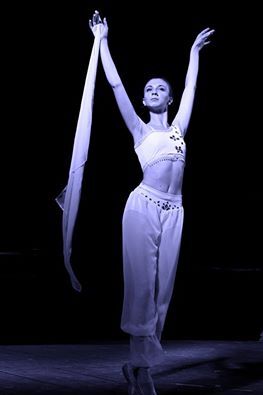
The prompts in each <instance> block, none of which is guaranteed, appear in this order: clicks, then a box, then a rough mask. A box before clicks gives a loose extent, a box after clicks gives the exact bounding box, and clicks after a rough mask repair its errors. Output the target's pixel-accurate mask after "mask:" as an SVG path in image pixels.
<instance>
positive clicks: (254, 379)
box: [0, 340, 263, 395]
mask: <svg viewBox="0 0 263 395" xmlns="http://www.w3.org/2000/svg"><path fill="white" fill-rule="evenodd" d="M163 345H164V348H165V350H166V353H167V355H166V360H165V361H164V363H163V364H162V365H161V366H157V367H155V368H153V369H152V375H153V379H154V382H155V386H156V390H157V394H158V395H165V394H170V395H171V394H176V395H180V394H191V395H192V394H195V395H196V394H205V395H222V394H224V395H230V394H231V395H238V394H240V395H244V394H252V395H255V394H257V395H262V394H263V342H259V341H232V340H231V341H218V340H216V341H211V340H209V341H203V340H202V341H200V340H197V341H195V340H175V341H164V342H163ZM0 353H1V357H0V394H1V395H11V394H24V395H32V394H34V395H44V394H45V395H46V394H48V395H53V394H54V395H55V394H72V395H73V394H74V395H78V394H85V395H96V394H105V395H107V394H112V395H114V394H116V395H118V394H119V395H121V394H123V395H124V394H127V386H126V381H125V379H124V377H123V376H122V373H121V366H122V365H123V364H124V363H125V362H126V360H127V357H128V344H126V343H124V342H105V343H104V342H101V341H100V342H97V343H96V342H92V343H90V344H41V345H0Z"/></svg>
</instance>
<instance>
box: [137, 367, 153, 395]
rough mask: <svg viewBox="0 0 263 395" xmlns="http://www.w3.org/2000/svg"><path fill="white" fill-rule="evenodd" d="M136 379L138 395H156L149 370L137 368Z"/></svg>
mask: <svg viewBox="0 0 263 395" xmlns="http://www.w3.org/2000/svg"><path fill="white" fill-rule="evenodd" d="M136 379H137V385H138V388H139V391H140V392H139V394H140V395H157V393H156V391H155V388H154V384H153V379H152V376H151V374H150V369H149V368H139V369H138V372H137V376H136Z"/></svg>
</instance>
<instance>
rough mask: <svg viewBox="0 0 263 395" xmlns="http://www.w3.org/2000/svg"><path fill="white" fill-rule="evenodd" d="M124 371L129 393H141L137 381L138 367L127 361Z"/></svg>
mask: <svg viewBox="0 0 263 395" xmlns="http://www.w3.org/2000/svg"><path fill="white" fill-rule="evenodd" d="M122 373H123V375H124V377H125V379H126V380H127V382H128V394H129V395H141V393H140V392H139V388H138V385H137V381H136V368H134V367H133V366H132V365H131V364H130V363H126V364H125V365H123V367H122Z"/></svg>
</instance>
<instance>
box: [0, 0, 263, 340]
mask: <svg viewBox="0 0 263 395" xmlns="http://www.w3.org/2000/svg"><path fill="white" fill-rule="evenodd" d="M54 3H55V4H54ZM228 3H229V2H222V1H220V2H219V1H218V2H215V1H213V2H198V3H196V5H191V4H188V3H187V2H183V3H180V2H173V1H162V2H156V3H155V2H152V1H132V2H120V1H118V2H117V1H106V0H105V1H101V0H98V1H74V2H73V1H72V2H68V3H67V4H64V2H44V1H43V2H41V1H40V2H37V4H34V5H33V4H29V3H27V4H16V3H15V2H9V3H8V5H7V6H6V7H5V8H4V9H3V10H2V19H3V21H2V22H3V23H2V29H3V33H2V37H3V46H2V49H1V52H2V56H1V57H2V67H3V72H2V78H3V81H2V96H3V97H2V109H3V113H2V133H1V134H2V136H1V140H2V144H1V151H2V154H1V158H0V160H1V169H2V177H1V186H2V193H1V209H2V210H1V211H2V212H1V222H0V282H1V286H0V297H1V329H0V342H2V343H6V342H7V343H16V342H18V343H19V342H22V343H24V342H83V341H90V340H94V339H122V338H125V339H126V335H124V334H123V333H122V332H121V331H120V329H119V321H120V314H121V306H122V292H123V285H122V262H121V216H122V212H123V208H124V204H125V201H126V199H127V197H128V195H129V193H130V191H131V190H132V189H133V188H134V187H135V186H136V185H137V184H138V183H139V182H140V181H141V170H140V167H139V164H138V162H137V158H136V155H135V153H134V150H133V143H132V139H131V136H130V135H129V133H128V132H127V130H126V127H125V125H124V123H123V120H122V118H121V116H120V114H119V112H118V109H117V106H116V103H115V101H114V97H113V93H112V92H111V89H110V87H109V86H108V84H107V82H106V79H105V76H104V74H103V70H102V67H101V64H99V68H98V72H97V81H96V90H95V99H94V113H93V128H92V135H91V142H90V149H89V159H88V163H87V166H86V168H85V174H84V180H83V189H82V200H81V203H80V208H79V216H78V220H77V224H76V229H75V236H74V244H73V262H74V267H75V269H76V271H77V273H78V275H79V277H80V279H81V282H82V284H83V292H82V293H81V294H78V293H76V292H75V291H74V290H73V289H72V288H71V286H70V283H69V279H68V276H67V273H66V271H65V269H64V266H63V257H62V232H61V220H62V211H61V210H60V209H59V207H58V206H57V205H56V203H55V200H54V199H55V197H56V196H57V194H58V193H59V192H60V191H61V190H62V188H63V187H64V186H65V185H66V183H67V177H68V171H69V166H70V160H71V153H72V148H73V139H74V135H75V128H76V123H77V119H78V112H79V105H80V101H81V96H82V90H83V86H84V80H85V76H86V72H87V67H88V62H89V57H90V53H91V48H92V45H93V35H92V33H91V31H90V30H89V27H88V19H89V18H90V17H91V16H92V13H93V11H94V9H98V10H99V11H100V12H101V15H102V16H107V20H108V24H109V44H110V48H111V52H112V55H113V57H114V60H115V63H116V65H117V68H118V70H119V73H120V76H121V78H122V80H123V82H124V85H125V86H126V89H127V91H128V93H129V95H130V97H131V98H132V100H133V103H134V106H135V108H136V110H137V111H138V113H139V115H140V116H141V117H142V118H144V119H145V117H144V116H145V114H144V113H143V109H142V106H141V99H142V92H143V86H144V83H145V81H146V80H147V78H148V77H151V76H152V75H153V74H155V75H164V76H166V77H167V78H168V79H169V80H170V81H171V83H172V85H173V86H174V92H175V98H174V104H173V106H172V107H171V115H174V114H175V112H176V109H177V106H178V102H179V99H180V95H181V93H182V89H183V86H184V78H185V73H186V69H187V65H188V58H189V51H190V47H191V45H192V42H193V40H194V38H195V36H196V35H197V33H199V31H201V30H202V29H204V28H205V27H210V28H214V29H215V30H216V32H215V34H214V37H213V40H212V43H211V44H210V45H209V46H208V47H206V48H204V49H203V50H202V52H201V54H200V72H199V76H198V87H197V93H196V100H195V106H194V110H193V115H192V119H191V124H190V127H189V130H188V133H187V136H186V143H187V148H188V153H187V155H188V157H187V166H186V170H185V181H184V191H183V194H184V207H185V224H184V235H183V242H182V250H181V259H180V264H179V268H178V275H177V278H176V284H175V292H174V297H173V300H172V303H171V308H170V310H169V315H168V318H167V324H166V328H165V332H164V337H166V338H172V339H174V338H203V339H206V338H210V339H240V338H241V339H257V338H258V337H259V333H260V332H261V330H262V329H263V314H262V313H263V311H262V281H263V278H262V277H263V261H262V223H263V209H262V203H263V198H262V192H261V189H262V185H261V184H262V182H261V180H262V173H261V157H262V154H261V152H262V148H261V144H260V141H261V126H260V125H261V122H260V120H261V108H260V95H259V94H260V91H261V89H260V85H261V78H260V77H261V76H260V73H261V69H262V67H261V64H260V61H259V58H260V51H261V42H260V33H259V30H260V20H259V16H260V13H259V10H258V8H256V6H255V5H254V4H253V2H250V3H249V6H246V7H245V6H244V7H243V6H241V5H239V6H238V7H236V8H235V6H233V9H231V10H230V9H229V7H228ZM258 95H259V97H258ZM145 120H146V119H145Z"/></svg>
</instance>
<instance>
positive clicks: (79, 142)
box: [55, 29, 100, 292]
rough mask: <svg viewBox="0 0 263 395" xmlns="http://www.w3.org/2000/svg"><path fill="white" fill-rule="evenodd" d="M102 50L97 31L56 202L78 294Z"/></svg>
mask: <svg viewBox="0 0 263 395" xmlns="http://www.w3.org/2000/svg"><path fill="white" fill-rule="evenodd" d="M99 47H100V34H99V30H98V29H97V31H96V33H95V37H94V44H93V47H92V51H91V56H90V61H89V66H88V71H87V75H86V80H85V85H84V90H83V95H82V100H81V105H80V111H79V117H78V122H77V129H76V133H75V139H74V145H73V152H72V158H71V164H70V170H69V178H68V183H67V186H66V187H65V188H64V189H63V191H62V192H61V193H60V194H59V195H58V196H57V198H56V199H55V200H56V202H57V203H58V204H59V206H60V207H61V208H62V210H63V221H62V232H63V255H64V263H65V266H66V269H67V271H68V274H69V276H70V281H71V284H72V286H73V288H74V289H75V290H76V291H78V292H80V291H81V284H80V282H79V280H78V279H77V277H76V275H75V273H74V271H73V269H72V265H71V252H72V238H73V232H74V227H75V223H76V217H77V213H78V208H79V201H80V196H81V187H82V179H83V171H84V166H85V163H86V161H87V158H88V149H89V142H90V132H91V124H92V109H93V101H94V89H95V82H96V74H97V66H98V57H99Z"/></svg>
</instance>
